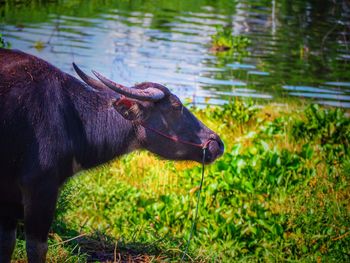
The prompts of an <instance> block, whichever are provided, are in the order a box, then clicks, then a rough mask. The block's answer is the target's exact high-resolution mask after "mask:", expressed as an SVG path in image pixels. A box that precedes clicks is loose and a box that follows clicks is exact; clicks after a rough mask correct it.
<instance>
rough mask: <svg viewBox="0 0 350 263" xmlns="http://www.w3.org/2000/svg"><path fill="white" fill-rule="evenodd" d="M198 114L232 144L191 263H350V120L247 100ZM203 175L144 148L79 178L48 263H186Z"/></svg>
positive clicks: (63, 204)
mask: <svg viewBox="0 0 350 263" xmlns="http://www.w3.org/2000/svg"><path fill="white" fill-rule="evenodd" d="M193 111H194V113H195V114H196V115H197V116H198V117H199V118H200V119H201V120H203V121H204V122H205V123H206V124H207V125H208V126H209V127H211V128H212V129H214V130H215V131H217V132H218V133H219V134H220V135H221V137H222V138H223V140H224V142H225V147H226V149H225V154H224V155H223V156H222V157H221V158H220V159H219V160H218V161H217V162H215V163H214V164H212V165H210V166H207V167H206V174H205V179H204V185H203V191H202V194H201V203H200V210H199V217H198V221H197V225H196V231H195V233H194V237H193V239H192V241H191V244H190V249H189V253H188V257H186V260H187V261H195V262H258V261H259V262H260V261H263V262H284V261H285V262H349V261H350V202H349V201H350V155H349V142H350V120H349V117H348V115H347V114H348V113H346V112H344V111H342V110H340V109H332V108H330V109H325V108H322V107H321V106H318V105H314V104H313V105H295V104H292V103H291V104H287V105H280V104H267V105H263V106H259V107H257V106H256V105H255V104H254V103H253V102H251V101H242V100H234V101H232V102H231V103H229V104H227V105H225V106H224V107H208V108H206V109H193ZM200 176H201V168H200V165H199V164H196V163H192V162H172V161H164V160H160V159H159V158H158V157H156V156H154V155H151V154H149V153H147V152H143V151H139V152H135V153H132V154H129V155H127V156H124V157H123V158H121V159H119V160H116V161H114V162H111V163H109V164H107V165H104V166H102V167H98V168H96V169H94V170H91V171H86V172H83V173H81V174H79V175H78V176H76V177H74V178H73V179H72V180H70V181H69V182H68V183H67V185H66V186H65V188H64V189H63V191H62V193H61V197H60V200H59V204H58V209H57V213H56V219H55V222H54V224H53V228H52V231H51V234H50V241H49V246H50V247H49V255H48V261H49V262H86V261H92V262H95V261H97V262H100V261H103V262H105V261H110V262H113V261H115V262H119V261H130V262H163V261H167V262H178V261H179V259H180V258H181V256H182V253H183V250H184V248H185V242H186V239H187V238H188V235H189V230H190V227H191V222H192V219H193V217H194V211H195V204H196V192H197V191H198V184H199V181H200ZM21 233H22V231H19V238H18V242H17V249H16V252H15V255H14V259H15V260H17V261H23V259H24V258H25V252H24V241H23V234H21Z"/></svg>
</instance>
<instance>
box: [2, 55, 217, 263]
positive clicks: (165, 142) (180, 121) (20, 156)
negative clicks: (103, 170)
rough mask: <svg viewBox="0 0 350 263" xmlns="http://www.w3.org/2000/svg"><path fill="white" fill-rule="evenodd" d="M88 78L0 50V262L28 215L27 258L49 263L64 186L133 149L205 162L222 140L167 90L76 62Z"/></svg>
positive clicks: (6, 259)
mask: <svg viewBox="0 0 350 263" xmlns="http://www.w3.org/2000/svg"><path fill="white" fill-rule="evenodd" d="M74 68H75V70H76V71H77V73H78V75H79V76H80V77H81V78H82V79H83V80H84V82H85V83H83V82H81V81H79V80H78V79H76V78H74V77H73V76H71V75H69V74H66V73H64V72H62V71H60V70H59V69H57V68H55V67H54V66H52V65H51V64H49V63H47V62H45V61H43V60H41V59H39V58H37V57H34V56H31V55H28V54H25V53H23V52H20V51H12V50H6V49H0V262H1V263H5V262H10V259H11V255H12V252H13V249H14V246H15V241H16V237H15V236H16V225H17V220H19V219H22V218H23V219H24V227H25V236H26V250H27V256H28V261H29V262H45V258H46V252H47V236H48V231H49V228H50V225H51V222H52V218H53V215H54V210H55V205H56V200H57V196H58V192H59V188H60V186H61V185H62V184H63V183H64V181H65V180H66V179H67V178H69V177H70V176H72V175H73V174H74V173H75V172H76V171H77V169H88V168H91V167H94V166H97V165H99V164H102V163H104V162H107V161H109V160H111V159H113V158H115V157H118V156H120V155H123V154H126V153H128V152H131V151H133V150H135V149H140V148H142V149H147V150H149V151H151V152H153V153H155V154H158V155H160V156H162V157H164V158H166V159H173V160H195V161H198V162H201V160H202V154H203V152H202V148H203V147H204V146H205V147H207V151H206V156H205V158H204V159H205V162H207V163H210V162H212V161H214V160H215V159H216V158H217V157H219V156H220V155H221V154H222V153H223V143H222V141H221V140H220V138H219V137H218V135H216V134H215V133H214V132H213V131H211V130H209V129H208V128H207V127H206V126H204V125H203V124H202V123H201V122H200V121H199V120H198V119H196V117H194V116H193V115H192V114H191V113H190V112H189V111H188V110H187V109H186V108H185V107H184V106H183V105H182V103H181V102H180V100H179V99H178V98H177V97H176V96H175V95H174V94H172V93H171V92H170V91H169V90H168V89H167V88H166V87H164V86H162V85H160V84H156V83H150V82H146V83H141V84H138V85H136V86H134V87H132V88H128V87H125V86H122V85H119V84H116V83H114V82H112V81H110V80H108V79H106V78H104V77H103V76H101V75H99V74H98V73H96V72H94V74H95V75H96V77H97V78H98V79H99V80H96V79H94V78H92V77H89V76H87V75H85V74H84V73H83V72H82V71H81V70H80V69H79V68H78V67H77V66H76V65H74Z"/></svg>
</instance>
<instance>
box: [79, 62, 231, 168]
mask: <svg viewBox="0 0 350 263" xmlns="http://www.w3.org/2000/svg"><path fill="white" fill-rule="evenodd" d="M73 66H74V69H75V71H76V72H77V74H78V75H79V76H80V77H81V78H82V80H84V82H86V83H87V84H88V85H89V86H90V87H92V88H94V89H97V90H98V91H100V92H109V93H111V90H113V94H112V95H113V97H114V99H113V104H112V105H113V107H114V108H115V109H116V110H117V111H118V112H119V114H120V115H121V116H123V117H124V118H125V119H127V120H129V121H131V122H132V123H133V125H134V129H135V131H136V137H137V141H138V143H139V145H140V146H141V147H142V148H145V149H147V150H149V151H151V152H153V153H155V154H157V155H160V156H161V157H164V158H166V159H171V160H194V161H197V162H202V160H203V148H204V147H205V148H206V155H205V158H204V160H205V162H206V163H211V162H213V161H214V160H215V159H216V158H218V157H219V156H221V155H222V153H223V151H224V145H223V143H222V141H221V139H220V138H219V136H218V135H217V134H216V133H214V132H213V131H212V130H210V129H209V128H207V127H206V126H205V125H204V124H203V123H202V122H200V121H199V120H198V119H197V118H196V117H195V116H194V115H193V114H192V113H191V112H190V111H189V110H188V109H187V108H186V107H185V106H184V105H183V104H182V103H181V101H180V99H179V98H178V97H177V96H176V95H174V94H172V93H171V92H170V91H169V89H167V88H166V87H164V86H162V85H160V84H157V83H152V82H144V83H141V84H138V85H135V86H134V87H132V88H129V87H125V86H122V85H120V84H116V83H114V82H113V81H111V80H109V79H107V78H105V77H103V76H102V75H100V74H99V73H97V72H95V71H93V73H94V74H95V76H96V77H97V78H98V79H99V81H98V80H95V79H93V78H91V77H89V76H88V75H86V74H85V73H84V72H82V71H81V70H80V69H79V68H78V67H77V66H76V65H75V64H74V63H73Z"/></svg>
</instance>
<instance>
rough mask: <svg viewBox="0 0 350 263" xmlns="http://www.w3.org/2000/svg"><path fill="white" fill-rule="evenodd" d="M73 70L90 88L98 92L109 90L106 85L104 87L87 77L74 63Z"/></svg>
mask: <svg viewBox="0 0 350 263" xmlns="http://www.w3.org/2000/svg"><path fill="white" fill-rule="evenodd" d="M73 68H74V70H75V72H77V74H78V75H79V77H80V78H81V79H82V80H83V81H84V82H85V83H86V84H88V85H89V86H90V87H92V88H94V89H97V90H108V89H107V87H106V86H105V85H103V84H102V83H101V82H99V81H97V80H95V79H93V78H91V77H90V76H88V75H86V74H85V73H84V72H83V71H82V70H81V69H80V68H79V67H78V66H77V65H76V64H75V63H74V62H73Z"/></svg>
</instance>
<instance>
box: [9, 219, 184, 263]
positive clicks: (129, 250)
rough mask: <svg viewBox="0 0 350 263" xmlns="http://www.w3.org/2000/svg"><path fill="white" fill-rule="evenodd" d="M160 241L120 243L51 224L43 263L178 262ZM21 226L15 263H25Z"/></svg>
mask: <svg viewBox="0 0 350 263" xmlns="http://www.w3.org/2000/svg"><path fill="white" fill-rule="evenodd" d="M162 241H163V240H162V239H160V240H157V241H155V242H153V243H142V242H124V241H121V240H116V239H115V238H113V237H110V236H108V235H106V234H104V233H100V232H97V231H96V232H94V233H88V234H87V233H79V232H78V231H76V230H73V229H69V228H67V227H66V225H65V224H64V222H57V221H55V222H54V224H53V227H52V231H51V232H50V234H49V253H48V256H47V262H164V261H167V262H178V261H179V259H180V257H181V251H180V250H179V251H174V250H167V249H165V247H164V246H163V245H162ZM24 243H25V238H24V231H23V224H20V226H19V228H18V235H17V245H20V246H21V247H22V248H20V250H21V252H20V254H19V255H18V256H19V258H18V256H17V259H15V261H13V262H16V263H19V262H25V251H24Z"/></svg>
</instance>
